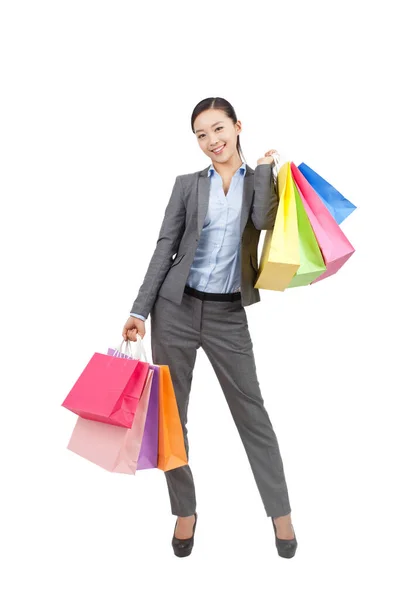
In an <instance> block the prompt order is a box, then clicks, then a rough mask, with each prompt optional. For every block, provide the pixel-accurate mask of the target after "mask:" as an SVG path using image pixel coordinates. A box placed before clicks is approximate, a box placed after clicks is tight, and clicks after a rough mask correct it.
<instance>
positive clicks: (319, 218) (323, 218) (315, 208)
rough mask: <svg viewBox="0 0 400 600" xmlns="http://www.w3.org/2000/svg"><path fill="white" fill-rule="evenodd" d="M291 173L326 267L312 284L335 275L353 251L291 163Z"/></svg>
mask: <svg viewBox="0 0 400 600" xmlns="http://www.w3.org/2000/svg"><path fill="white" fill-rule="evenodd" d="M291 171H292V175H293V180H294V182H295V185H296V187H297V189H298V192H299V195H300V198H301V200H302V202H303V205H304V208H305V210H306V213H307V216H308V218H309V219H310V223H311V226H312V228H313V230H314V233H315V237H316V238H317V241H318V245H319V247H320V249H321V252H322V256H323V257H324V262H325V266H326V271H325V272H324V273H322V274H321V275H320V276H319V277H317V278H316V279H314V281H313V282H312V283H313V284H314V283H316V282H317V281H320V280H321V279H325V278H326V277H330V276H331V275H334V274H335V273H337V271H338V270H339V269H340V268H341V267H342V266H343V265H344V264H345V262H346V261H347V260H348V259H349V258H350V256H351V255H352V254H353V253H354V251H355V250H354V248H353V246H352V245H351V243H350V242H349V240H348V239H347V237H346V236H345V234H344V233H343V231H342V230H341V229H340V226H339V225H338V223H337V222H336V221H335V219H334V217H333V216H332V215H331V213H330V212H329V210H328V209H327V208H326V206H325V204H324V203H323V202H322V200H321V198H320V197H319V196H318V194H317V192H316V191H315V190H314V188H313V187H312V186H311V185H310V184H309V183H308V181H307V179H306V178H305V177H304V175H303V174H302V173H301V172H300V171H299V169H298V168H297V167H296V165H295V164H294V163H291Z"/></svg>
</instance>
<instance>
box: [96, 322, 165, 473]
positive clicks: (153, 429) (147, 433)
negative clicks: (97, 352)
mask: <svg viewBox="0 0 400 600" xmlns="http://www.w3.org/2000/svg"><path fill="white" fill-rule="evenodd" d="M137 340H138V342H139V344H140V348H139V351H140V355H139V356H136V358H141V355H142V354H143V356H144V360H145V361H146V362H147V357H146V352H145V348H144V345H143V343H142V339H141V337H140V335H139V334H137ZM128 344H129V341H128ZM127 351H128V352H130V347H128V350H127ZM107 354H110V355H113V356H121V357H122V358H130V359H133V355H132V353H131V352H130V353H129V354H124V353H122V351H121V347H120V348H117V347H114V348H109V349H108V351H107ZM149 369H150V370H152V371H153V380H152V385H151V390H150V398H149V404H148V409H147V417H146V422H145V427H144V434H143V438H142V445H141V447H140V453H139V458H138V463H137V470H140V469H155V468H157V463H158V422H159V416H158V415H159V387H160V383H159V380H160V373H159V367H158V365H151V364H149ZM135 418H136V417H135Z"/></svg>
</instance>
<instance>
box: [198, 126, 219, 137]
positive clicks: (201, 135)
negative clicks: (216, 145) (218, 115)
mask: <svg viewBox="0 0 400 600" xmlns="http://www.w3.org/2000/svg"><path fill="white" fill-rule="evenodd" d="M223 128H224V126H223V125H219V126H218V127H217V128H216V129H215V131H217V129H223ZM203 135H204V133H201V134H200V135H199V136H198V139H199V140H201V138H202V137H203Z"/></svg>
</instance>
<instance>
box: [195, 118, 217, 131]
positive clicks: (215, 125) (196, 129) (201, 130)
mask: <svg viewBox="0 0 400 600" xmlns="http://www.w3.org/2000/svg"><path fill="white" fill-rule="evenodd" d="M218 123H223V121H217V122H216V123H214V125H211V127H215V126H216V125H218ZM199 131H204V129H196V131H195V133H198V132H199Z"/></svg>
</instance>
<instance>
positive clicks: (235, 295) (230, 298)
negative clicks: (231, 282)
mask: <svg viewBox="0 0 400 600" xmlns="http://www.w3.org/2000/svg"><path fill="white" fill-rule="evenodd" d="M185 294H189V296H194V297H195V298H200V300H216V301H217V302H234V301H235V300H239V298H241V296H242V294H241V293H240V292H231V293H230V294H214V293H212V292H201V291H200V290H196V289H195V288H192V287H189V286H188V285H185Z"/></svg>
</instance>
